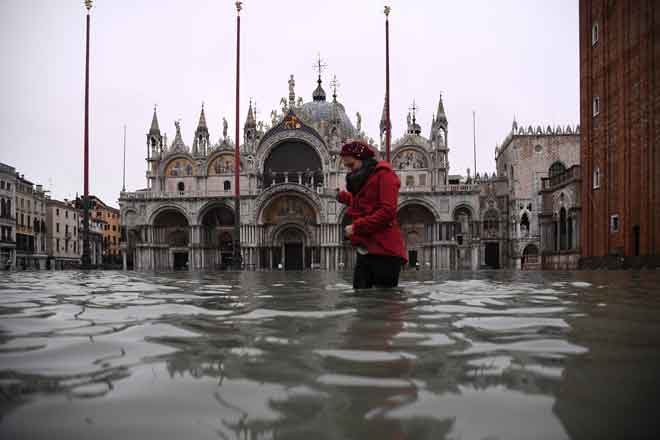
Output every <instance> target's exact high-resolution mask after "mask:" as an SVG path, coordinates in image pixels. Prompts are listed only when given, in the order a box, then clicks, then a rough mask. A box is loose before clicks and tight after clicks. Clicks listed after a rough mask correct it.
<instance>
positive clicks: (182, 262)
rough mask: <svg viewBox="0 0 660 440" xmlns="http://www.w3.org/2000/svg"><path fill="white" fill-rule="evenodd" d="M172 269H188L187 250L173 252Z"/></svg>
mask: <svg viewBox="0 0 660 440" xmlns="http://www.w3.org/2000/svg"><path fill="white" fill-rule="evenodd" d="M174 270H188V252H175V253H174Z"/></svg>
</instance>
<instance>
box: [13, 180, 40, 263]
mask: <svg viewBox="0 0 660 440" xmlns="http://www.w3.org/2000/svg"><path fill="white" fill-rule="evenodd" d="M46 234H47V228H46V196H45V192H44V190H43V187H42V186H41V185H36V187H35V185H34V184H33V183H32V182H30V181H29V180H27V179H26V178H25V176H24V175H22V174H21V175H19V174H16V266H17V267H18V268H20V269H45V268H46V261H47V259H48V253H47V249H46V239H47V237H46Z"/></svg>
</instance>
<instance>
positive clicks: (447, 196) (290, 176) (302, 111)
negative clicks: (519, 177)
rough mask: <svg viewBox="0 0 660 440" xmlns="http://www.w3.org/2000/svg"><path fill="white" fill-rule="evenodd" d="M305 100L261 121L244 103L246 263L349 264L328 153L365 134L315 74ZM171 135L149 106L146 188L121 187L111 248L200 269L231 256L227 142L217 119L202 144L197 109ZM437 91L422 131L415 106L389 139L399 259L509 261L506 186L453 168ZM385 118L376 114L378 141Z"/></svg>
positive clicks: (148, 264) (444, 265)
mask: <svg viewBox="0 0 660 440" xmlns="http://www.w3.org/2000/svg"><path fill="white" fill-rule="evenodd" d="M317 82H318V85H317V87H316V89H315V90H314V91H313V93H312V99H311V101H308V102H305V101H304V99H303V98H302V97H297V96H296V93H295V81H294V79H293V76H291V78H290V80H289V94H288V99H286V98H285V99H283V100H282V102H281V105H282V108H281V110H280V111H273V112H272V113H271V115H270V121H268V122H267V123H264V122H257V120H256V118H255V112H254V109H253V107H252V104H250V107H249V109H248V112H247V118H246V120H245V124H244V127H243V129H244V130H243V133H244V134H243V139H242V143H240V145H239V148H240V164H239V166H240V189H241V197H240V204H241V206H240V211H239V212H240V216H241V218H240V224H241V226H240V243H241V252H242V262H243V265H244V268H245V269H246V270H260V269H284V270H306V269H323V270H350V269H352V267H353V264H354V258H355V255H354V254H355V252H354V250H353V249H352V248H351V246H350V242H348V241H347V240H345V239H344V236H343V228H344V226H345V225H347V224H349V223H350V221H351V219H350V218H349V216H347V215H346V214H345V206H343V205H341V204H339V203H338V202H337V201H336V198H335V197H336V190H337V188H342V187H343V186H344V184H345V176H346V171H345V169H344V168H343V167H342V164H341V160H340V156H339V152H340V149H341V146H342V144H343V143H344V142H345V141H347V140H348V139H364V140H366V141H369V142H371V144H372V145H373V144H375V142H374V141H373V140H371V139H368V138H367V137H366V135H365V133H364V132H363V130H362V128H361V117H360V115H359V113H358V114H357V115H356V124H355V125H354V124H353V122H352V121H351V119H350V118H349V117H348V116H347V113H346V110H345V108H344V106H343V105H342V103H341V102H339V101H338V99H337V95H336V90H335V92H334V93H333V94H332V96H331V97H326V92H325V90H324V88H323V84H322V81H321V78H320V77H319V79H318V81H317ZM175 126H176V127H175V128H176V134H175V137H174V140H173V141H171V142H168V141H167V139H166V138H165V136H163V135H162V134H161V131H160V127H159V122H158V117H157V114H156V110H155V109H154V114H153V119H152V123H151V127H150V129H149V132H148V134H147V144H148V152H149V154H148V157H147V164H148V168H147V172H146V176H147V181H148V185H147V188H145V189H143V190H139V191H135V192H122V193H121V195H120V199H119V204H120V208H121V219H122V231H123V240H122V246H121V248H122V253H123V258H124V265H125V267H129V268H130V267H132V268H134V269H136V270H172V269H184V270H186V269H187V270H211V269H221V268H225V267H228V266H229V265H230V263H231V258H232V254H233V243H234V238H235V237H233V233H234V232H233V231H234V227H233V226H234V222H235V220H236V219H235V210H234V198H233V195H234V187H233V185H234V149H235V141H234V140H232V139H230V138H229V137H228V136H227V123H226V121H225V122H224V124H223V126H224V127H223V133H222V135H221V136H220V139H219V140H217V141H216V142H213V141H212V139H211V135H210V132H209V128H208V125H207V122H206V115H205V113H204V108H203V107H202V110H201V113H200V116H199V120H198V124H197V128H196V130H195V135H194V139H193V140H192V144H191V145H188V144H186V143H185V141H184V139H183V137H182V135H181V129H180V125H179V122H177V123H175ZM448 126H449V124H448V120H447V116H446V113H445V109H444V105H443V102H442V97H440V99H439V102H438V107H437V111H436V114H435V115H434V117H433V122H432V124H431V127H430V131H429V134H428V136H425V135H423V134H422V128H421V127H420V126H419V124H417V121H416V115H415V114H414V113H413V114H409V115H408V121H407V129H406V132H405V133H403V135H402V136H401V137H400V138H399V139H396V140H394V141H393V142H392V151H391V159H392V164H393V166H394V168H395V170H396V172H397V174H398V175H399V177H400V179H401V192H400V196H399V209H398V221H399V223H400V226H401V230H402V234H403V236H404V240H405V243H406V247H407V251H408V257H409V267H411V268H417V269H430V270H475V269H478V268H482V267H491V268H499V267H505V266H508V265H510V264H511V263H510V231H511V230H512V229H511V227H510V225H509V223H510V222H509V208H510V202H509V186H508V179H507V176H506V173H500V174H499V175H495V174H493V175H490V176H489V175H487V174H483V175H479V174H475V175H474V176H472V177H470V176H468V177H467V178H466V177H461V176H453V175H451V174H450V167H449V151H450V149H449V146H450V141H449V139H450V137H449V130H448ZM384 129H385V119H384V117H383V120H382V121H381V145H382V143H383V133H384V131H385V130H384Z"/></svg>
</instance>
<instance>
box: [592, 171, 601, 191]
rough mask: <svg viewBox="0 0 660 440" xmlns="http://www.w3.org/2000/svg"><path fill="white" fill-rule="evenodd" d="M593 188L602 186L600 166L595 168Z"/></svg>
mask: <svg viewBox="0 0 660 440" xmlns="http://www.w3.org/2000/svg"><path fill="white" fill-rule="evenodd" d="M593 188H594V189H598V188H600V168H598V167H595V168H594V176H593Z"/></svg>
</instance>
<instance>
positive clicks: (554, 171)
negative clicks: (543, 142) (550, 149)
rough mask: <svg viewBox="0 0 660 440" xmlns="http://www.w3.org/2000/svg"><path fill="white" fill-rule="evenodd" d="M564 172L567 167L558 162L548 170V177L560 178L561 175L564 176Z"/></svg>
mask: <svg viewBox="0 0 660 440" xmlns="http://www.w3.org/2000/svg"><path fill="white" fill-rule="evenodd" d="M564 171H566V167H565V166H564V164H563V163H561V162H559V161H557V162H555V163H553V164H552V165H550V169H549V170H548V176H549V177H554V176H558V175H560V174H563V173H564Z"/></svg>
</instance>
